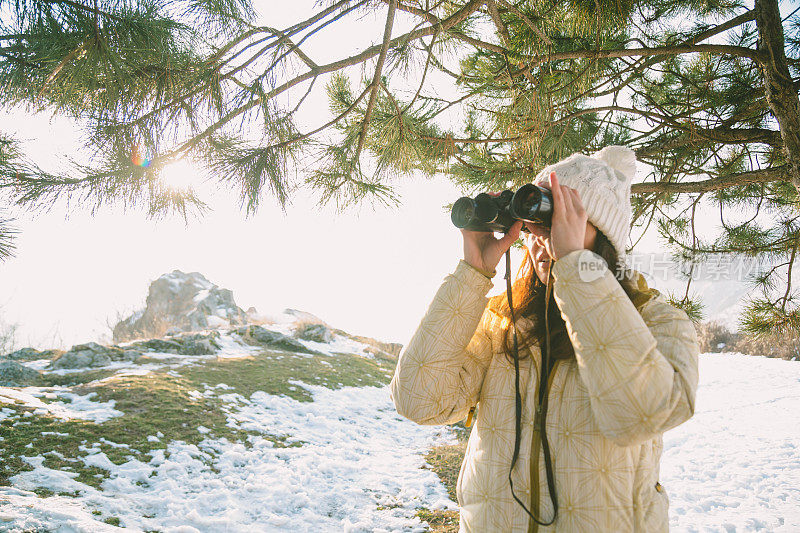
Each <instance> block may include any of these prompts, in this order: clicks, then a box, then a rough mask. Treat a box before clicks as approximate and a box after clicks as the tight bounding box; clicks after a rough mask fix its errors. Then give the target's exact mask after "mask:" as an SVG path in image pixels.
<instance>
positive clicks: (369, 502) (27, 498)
mask: <svg viewBox="0 0 800 533" xmlns="http://www.w3.org/2000/svg"><path fill="white" fill-rule="evenodd" d="M700 371H701V374H700V380H701V383H700V388H699V391H698V396H697V409H696V414H695V416H694V417H693V418H692V420H690V421H688V422H687V423H685V424H683V425H681V426H679V427H678V428H675V429H673V430H671V431H669V432H667V433H666V434H665V436H664V456H663V459H662V471H661V483H662V484H663V485H664V486H665V487H666V489H667V492H668V494H669V497H670V501H671V505H670V521H671V529H672V531H681V532H683V531H692V532H694V531H697V532H701V531H702V532H705V531H721V532H729V531H778V532H797V531H800V409H798V404H799V403H800V363H797V362H790V361H782V360H776V359H766V358H761V357H750V356H745V355H741V354H731V353H726V354H706V355H703V356H702V357H701V367H700ZM293 385H295V386H297V387H306V388H307V389H308V390H309V391H310V392H311V394H312V395H313V398H314V401H313V402H297V401H295V400H293V399H290V398H287V397H285V396H273V395H269V394H266V393H263V392H257V393H255V394H253V395H252V396H250V397H249V398H245V397H243V396H241V395H239V394H237V393H232V392H230V387H227V386H225V385H217V386H216V387H207V388H206V390H205V391H198V392H197V394H198V395H200V394H202V395H215V396H217V397H219V398H221V399H223V400H225V402H226V403H225V405H226V411H227V415H228V424H229V425H231V426H234V427H238V428H241V429H243V430H246V431H248V432H249V433H250V437H249V439H248V443H247V445H242V444H233V443H230V442H228V441H226V440H224V439H222V440H216V439H210V438H207V439H205V440H204V441H202V442H201V444H200V445H199V446H193V445H187V444H183V443H178V442H173V443H170V444H169V447H168V453H167V454H164V452H163V450H160V451H157V452H155V455H154V457H153V458H152V459H151V460H150V461H149V462H141V461H136V460H131V461H129V462H127V463H125V464H122V465H114V464H113V463H111V462H110V461H109V460H108V457H106V456H105V454H104V453H102V452H101V451H100V449H99V446H87V447H86V448H85V451H86V453H87V455H86V456H84V457H83V458H82V460H83V461H84V462H85V463H87V464H91V465H93V466H97V467H99V468H103V469H106V470H108V471H110V472H111V476H110V478H109V479H107V480H106V481H105V482H104V484H103V486H102V490H101V491H98V490H96V489H94V488H92V487H89V486H87V485H83V484H81V483H79V482H77V481H76V480H75V479H74V477H75V474H72V473H70V472H65V471H57V470H51V469H48V468H46V467H44V466H43V465H42V460H43V458H42V457H41V456H38V457H31V458H29V459H28V460H27V461H28V463H29V464H30V465H31V466H32V467H34V469H33V470H32V471H29V472H23V473H21V474H18V475H17V476H16V477H15V478H13V479H12V482H13V483H14V487H13V488H10V487H0V531H25V530H37V529H43V530H48V531H56V532H71V531H87V532H94V531H111V530H115V529H116V528H114V527H112V526H109V525H107V524H104V523H102V522H100V521H99V519H98V518H97V516H95V515H93V514H92V511H93V510H101V511H102V512H103V514H104V515H106V516H108V515H112V516H116V517H119V518H120V520H121V525H123V526H125V527H128V528H130V529H131V530H134V531H142V530H152V529H158V530H160V531H165V532H170V531H171V532H195V531H202V532H215V531H219V532H229V531H230V532H233V531H259V532H262V531H263V532H269V531H287V530H293V531H352V532H360V531H415V530H416V531H419V530H421V529H422V526H421V523H420V521H419V519H418V518H416V517H414V513H415V510H416V509H418V508H419V507H427V508H454V507H455V504H454V503H453V502H452V501H450V500H449V499H448V497H447V493H446V491H445V489H444V487H443V485H442V484H441V482H440V481H439V479H438V478H437V477H436V476H435V475H434V474H433V473H432V472H431V471H430V470H426V469H421V468H420V467H421V466H422V465H423V463H424V459H423V454H424V452H425V451H426V450H427V449H429V448H430V447H431V446H434V445H436V444H439V443H448V442H453V436H452V434H451V433H450V431H449V430H448V429H447V428H439V427H430V426H419V425H416V424H414V423H412V422H409V421H408V420H405V419H403V418H401V417H399V416H398V415H397V414H396V413H395V411H394V408H393V405H392V402H391V400H390V398H389V392H388V389H387V388H386V387H383V388H373V387H365V388H356V387H345V388H342V389H340V390H329V389H327V388H324V387H320V386H313V385H307V384H304V383H301V382H294V383H293ZM85 401H89V400H88V399H85ZM204 430H205V428H203V427H199V428H198V431H200V432H201V433H203V432H204ZM262 433H263V434H270V435H276V434H278V435H284V436H286V441H285V442H286V443H287V444H292V443H297V444H299V446H296V447H291V446H290V447H282V448H279V447H276V446H275V445H273V443H272V442H271V441H269V440H267V439H266V438H263V437H261V436H260V434H262ZM151 437H152V439H158V438H159V436H157V435H153V436H151ZM36 487H49V488H50V489H51V490H53V491H55V492H60V491H63V492H72V491H76V490H77V491H80V496H79V497H77V498H71V497H65V496H51V497H47V498H40V497H38V496H36V495H35V494H34V493H33V492H29V491H30V490H31V489H33V488H36Z"/></svg>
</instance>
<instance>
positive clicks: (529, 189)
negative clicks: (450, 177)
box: [450, 183, 553, 233]
mask: <svg viewBox="0 0 800 533" xmlns="http://www.w3.org/2000/svg"><path fill="white" fill-rule="evenodd" d="M552 218H553V194H552V193H551V192H550V189H546V188H544V187H539V186H538V185H533V184H532V183H528V184H527V185H523V186H522V187H520V188H519V189H517V191H516V192H512V191H509V190H508V189H506V190H504V191H503V192H501V193H500V194H499V195H498V196H491V195H489V194H486V193H485V192H484V193H480V194H479V195H477V196H476V197H475V198H470V197H469V196H462V197H461V198H459V199H458V200H456V203H454V204H453V208H452V210H451V211H450V220H452V221H453V224H454V225H455V226H456V227H457V228H462V229H468V230H472V231H498V232H501V233H506V232H508V230H509V228H510V227H511V226H512V225H513V224H514V222H516V221H517V220H523V221H528V222H533V223H535V224H542V225H545V226H550V222H551V220H552ZM522 231H528V230H527V229H526V228H525V226H524V225H523V226H522Z"/></svg>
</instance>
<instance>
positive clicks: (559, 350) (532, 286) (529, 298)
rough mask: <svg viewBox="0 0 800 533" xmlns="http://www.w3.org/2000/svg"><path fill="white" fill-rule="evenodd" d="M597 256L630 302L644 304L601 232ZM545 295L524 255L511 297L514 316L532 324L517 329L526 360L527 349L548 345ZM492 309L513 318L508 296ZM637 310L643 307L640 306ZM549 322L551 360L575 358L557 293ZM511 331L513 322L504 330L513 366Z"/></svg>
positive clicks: (493, 303) (499, 297)
mask: <svg viewBox="0 0 800 533" xmlns="http://www.w3.org/2000/svg"><path fill="white" fill-rule="evenodd" d="M592 251H593V252H595V253H596V254H597V255H599V256H600V257H602V258H603V259H604V260H605V262H606V264H607V265H608V267H609V269H610V270H611V272H612V274H614V277H615V278H616V279H617V280H618V281H619V283H620V285H621V286H622V288H623V289H624V290H625V293H626V294H627V295H628V298H630V299H631V301H632V302H635V303H640V302H641V300H642V298H641V296H642V294H641V292H640V291H639V289H638V288H637V286H636V283H634V282H633V281H632V273H631V271H630V270H625V269H624V268H623V266H622V265H621V264H620V262H619V255H618V254H617V250H616V249H615V248H614V245H613V244H611V241H609V240H608V237H606V236H605V235H604V234H603V233H602V232H601V231H599V230H598V231H597V237H596V238H595V244H594V247H593V249H592ZM545 295H546V286H545V284H544V283H542V282H541V281H540V280H539V277H538V276H537V275H536V272H535V271H534V269H533V261H532V259H531V257H530V254H529V253H527V252H526V253H525V254H524V258H523V261H522V264H521V265H520V268H519V271H518V272H517V281H515V282H514V284H513V285H512V287H511V297H512V300H513V302H514V316H515V318H517V320H519V319H520V318H527V319H529V320H530V321H531V325H530V327H528V328H520V327H519V325H518V326H517V338H518V340H519V357H520V359H521V360H522V359H525V358H526V357H527V356H528V355H527V351H525V350H523V348H525V347H528V346H533V345H537V346H544V345H545V344H544V343H545V321H544V320H543V318H544V309H545V305H544V304H545ZM489 306H490V308H491V309H492V310H493V311H495V312H496V313H498V314H500V315H501V316H504V317H506V318H510V316H511V314H510V312H509V308H508V299H507V297H506V294H505V293H503V294H499V295H497V296H495V297H493V298H492V299H491V300H490V302H489ZM637 307H639V306H638V305H637ZM548 315H549V316H548V322H549V325H550V357H551V358H553V359H570V358H572V357H574V356H575V351H574V350H573V347H572V342H571V341H570V340H569V334H568V333H567V325H566V323H565V322H564V319H563V318H562V317H561V310H560V309H559V308H558V305H557V304H556V302H555V299H554V297H553V291H552V289H551V291H550V305H549V306H548ZM510 328H511V323H510V321H508V322H507V325H506V326H504V330H503V352H504V353H505V354H506V357H508V360H509V362H511V364H514V356H513V353H512V350H513V341H511V340H510V338H511V337H512V336H511V335H509V334H508V332H509V330H510Z"/></svg>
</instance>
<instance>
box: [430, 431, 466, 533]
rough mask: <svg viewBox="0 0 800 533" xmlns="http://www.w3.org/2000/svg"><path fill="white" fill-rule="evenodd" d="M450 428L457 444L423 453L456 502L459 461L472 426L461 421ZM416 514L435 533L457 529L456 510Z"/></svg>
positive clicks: (455, 530) (446, 532) (462, 460)
mask: <svg viewBox="0 0 800 533" xmlns="http://www.w3.org/2000/svg"><path fill="white" fill-rule="evenodd" d="M450 428H451V429H453V430H454V431H455V432H456V435H457V436H458V440H459V442H458V444H451V445H444V446H437V447H435V448H431V449H430V451H428V453H427V454H426V455H425V460H426V461H427V462H428V464H429V465H430V468H431V470H433V471H434V472H435V473H436V475H437V476H439V479H441V480H442V483H444V486H445V488H446V489H447V494H448V495H449V496H450V499H451V500H453V501H454V502H456V501H458V499H457V496H456V483H457V482H458V473H459V471H460V470H461V463H463V462H464V452H465V451H466V449H467V440H468V439H469V434H470V431H471V430H472V428H471V427H469V428H468V427H466V426H464V422H463V421H461V422H458V423H456V424H451V425H450ZM417 516H418V517H419V519H420V520H423V521H425V522H428V524H429V525H430V527H431V529H430V531H434V532H436V533H456V532H457V531H458V525H459V519H458V511H444V510H442V511H432V510H429V509H420V510H419V511H418V512H417Z"/></svg>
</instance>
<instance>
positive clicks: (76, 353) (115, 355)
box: [48, 342, 142, 370]
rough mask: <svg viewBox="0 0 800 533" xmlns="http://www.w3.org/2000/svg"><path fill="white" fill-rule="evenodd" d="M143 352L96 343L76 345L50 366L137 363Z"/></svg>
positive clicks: (82, 366) (52, 367) (95, 366)
mask: <svg viewBox="0 0 800 533" xmlns="http://www.w3.org/2000/svg"><path fill="white" fill-rule="evenodd" d="M141 355H142V354H141V352H140V351H138V350H131V349H129V348H124V349H123V348H120V347H119V346H103V345H102V344H98V343H96V342H87V343H85V344H76V345H75V346H73V347H72V348H70V349H69V351H67V352H64V353H61V354H59V355H58V356H57V357H56V358H55V359H53V361H52V362H51V363H50V365H49V366H48V368H49V369H53V370H56V369H63V368H71V369H75V368H98V367H101V366H108V365H110V364H111V363H112V362H115V361H135V360H137V359H138V358H139V357H141Z"/></svg>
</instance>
